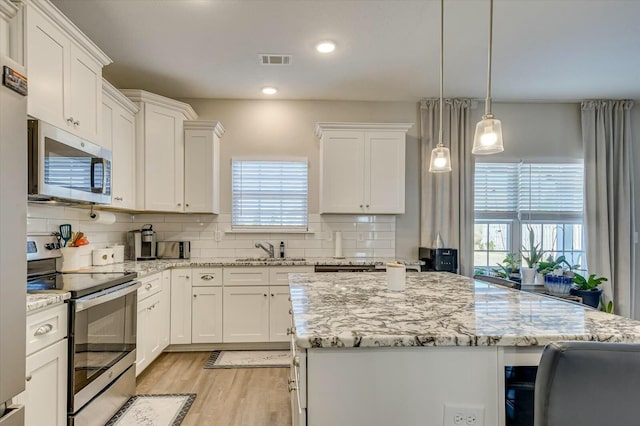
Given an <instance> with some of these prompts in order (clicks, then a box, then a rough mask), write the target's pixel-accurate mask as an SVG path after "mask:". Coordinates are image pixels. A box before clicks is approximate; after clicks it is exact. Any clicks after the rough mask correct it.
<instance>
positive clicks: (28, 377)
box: [24, 374, 33, 382]
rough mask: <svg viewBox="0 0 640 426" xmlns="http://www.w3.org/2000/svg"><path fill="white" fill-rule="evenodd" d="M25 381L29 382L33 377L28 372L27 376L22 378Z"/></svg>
mask: <svg viewBox="0 0 640 426" xmlns="http://www.w3.org/2000/svg"><path fill="white" fill-rule="evenodd" d="M24 379H25V380H26V381H27V382H30V381H31V379H33V376H31V374H29V375H28V376H27V377H25V378H24Z"/></svg>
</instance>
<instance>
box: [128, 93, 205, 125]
mask: <svg viewBox="0 0 640 426" xmlns="http://www.w3.org/2000/svg"><path fill="white" fill-rule="evenodd" d="M120 92H122V94H123V95H125V96H126V97H127V98H129V99H130V100H132V101H133V102H145V103H149V104H154V105H159V106H161V107H165V108H169V109H173V110H175V111H178V112H181V113H182V114H184V116H185V119H186V120H196V119H197V118H198V114H197V113H196V112H195V110H194V109H193V108H192V107H191V105H189V104H186V103H184V102H180V101H176V100H175V99H170V98H165V97H164V96H160V95H156V94H155V93H151V92H147V91H146V90H140V89H121V90H120Z"/></svg>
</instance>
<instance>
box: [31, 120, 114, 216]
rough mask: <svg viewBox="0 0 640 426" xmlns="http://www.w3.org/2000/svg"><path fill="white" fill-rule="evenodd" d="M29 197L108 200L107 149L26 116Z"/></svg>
mask: <svg viewBox="0 0 640 426" xmlns="http://www.w3.org/2000/svg"><path fill="white" fill-rule="evenodd" d="M28 128H29V144H28V145H29V198H30V199H31V200H36V201H37V200H47V199H58V198H59V199H63V200H72V201H75V202H81V203H96V204H110V203H111V158H112V155H111V151H109V150H107V149H105V148H102V147H101V146H98V145H96V144H93V143H91V142H88V141H85V140H84V139H81V138H79V137H77V136H75V135H72V134H71V133H69V132H66V131H64V130H61V129H58V128H57V127H54V126H51V125H50V124H47V123H45V122H43V121H40V120H29V123H28Z"/></svg>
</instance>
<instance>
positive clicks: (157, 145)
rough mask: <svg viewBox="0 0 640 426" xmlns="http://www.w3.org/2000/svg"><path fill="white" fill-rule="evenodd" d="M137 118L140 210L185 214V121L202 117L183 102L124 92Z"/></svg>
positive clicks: (137, 181)
mask: <svg viewBox="0 0 640 426" xmlns="http://www.w3.org/2000/svg"><path fill="white" fill-rule="evenodd" d="M122 93H124V95H125V96H127V97H128V98H129V99H130V100H132V101H133V102H134V103H135V104H136V105H137V106H138V108H139V109H140V110H139V112H138V114H137V115H136V200H137V202H136V208H137V209H138V210H147V211H158V212H178V213H181V212H184V130H183V129H184V121H185V120H195V119H196V118H198V116H197V115H196V113H195V111H194V110H193V108H191V106H190V105H188V104H185V103H183V102H178V101H175V100H173V99H169V98H165V97H163V96H159V95H155V94H153V93H149V92H145V91H143V90H122Z"/></svg>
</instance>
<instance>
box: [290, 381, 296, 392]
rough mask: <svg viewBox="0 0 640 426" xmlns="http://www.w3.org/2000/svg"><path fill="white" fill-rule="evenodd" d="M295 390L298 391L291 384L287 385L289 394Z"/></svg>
mask: <svg viewBox="0 0 640 426" xmlns="http://www.w3.org/2000/svg"><path fill="white" fill-rule="evenodd" d="M295 390H298V388H297V387H296V386H293V385H292V384H291V383H289V392H293V391H295Z"/></svg>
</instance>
